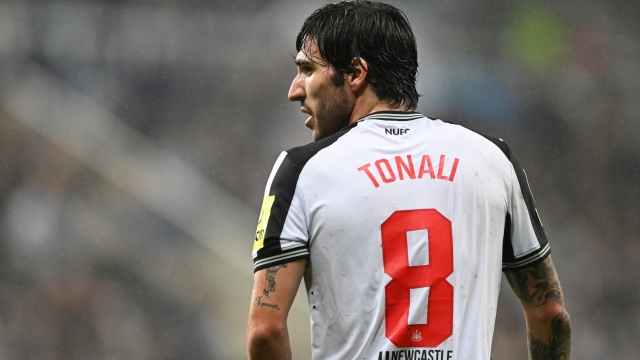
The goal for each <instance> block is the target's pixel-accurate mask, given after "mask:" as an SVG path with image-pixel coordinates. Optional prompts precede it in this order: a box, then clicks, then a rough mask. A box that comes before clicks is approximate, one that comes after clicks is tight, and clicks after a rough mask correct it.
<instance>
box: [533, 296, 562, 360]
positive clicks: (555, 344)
mask: <svg viewBox="0 0 640 360" xmlns="http://www.w3.org/2000/svg"><path fill="white" fill-rule="evenodd" d="M549 318H550V316H544V317H535V318H532V319H531V316H529V317H527V332H528V334H529V335H528V342H529V359H531V360H547V359H553V360H556V359H562V360H569V358H570V351H571V319H570V318H569V314H568V313H567V311H566V310H565V309H564V308H561V309H560V311H559V312H558V313H557V314H556V315H555V316H553V317H552V318H551V319H550V320H549Z"/></svg>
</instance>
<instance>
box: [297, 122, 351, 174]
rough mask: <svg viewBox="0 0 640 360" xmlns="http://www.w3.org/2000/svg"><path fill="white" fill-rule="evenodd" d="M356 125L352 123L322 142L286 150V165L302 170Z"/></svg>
mask: <svg viewBox="0 0 640 360" xmlns="http://www.w3.org/2000/svg"><path fill="white" fill-rule="evenodd" d="M356 125H357V123H354V124H352V125H351V126H349V127H346V128H344V129H342V130H340V131H338V132H337V133H335V134H333V135H331V136H328V137H326V138H324V139H322V140H318V141H315V142H312V143H309V144H307V145H302V146H298V147H294V148H291V149H289V150H287V151H286V153H287V158H288V162H287V163H288V165H289V166H292V167H295V168H297V169H298V170H302V168H303V167H304V166H305V165H306V164H307V162H309V160H310V159H311V158H312V157H314V156H316V155H317V154H318V153H319V152H320V151H322V150H324V149H326V148H328V147H330V146H331V145H333V144H334V143H335V142H336V141H338V139H340V138H341V137H342V136H344V135H345V134H346V133H348V132H349V131H351V130H352V129H353V128H354V127H355V126H356Z"/></svg>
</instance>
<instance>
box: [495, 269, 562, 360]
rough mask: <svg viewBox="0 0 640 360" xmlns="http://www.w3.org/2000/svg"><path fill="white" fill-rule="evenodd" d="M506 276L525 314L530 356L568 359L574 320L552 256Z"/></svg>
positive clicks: (545, 358)
mask: <svg viewBox="0 0 640 360" xmlns="http://www.w3.org/2000/svg"><path fill="white" fill-rule="evenodd" d="M505 276H506V277H507V280H508V281H509V285H511V288H512V289H513V291H514V292H515V294H516V296H518V299H519V300H520V303H521V304H522V309H523V310H524V313H525V318H526V321H527V333H528V342H529V359H531V360H550V359H553V360H557V359H562V360H569V358H570V351H571V319H570V318H569V314H568V313H567V311H566V309H565V306H564V295H563V293H562V288H561V287H560V282H559V280H558V277H557V274H556V272H555V268H554V266H553V262H552V261H551V257H548V258H547V259H545V260H544V261H542V262H540V263H539V264H536V265H533V266H531V267H529V268H527V269H522V270H513V271H507V272H505Z"/></svg>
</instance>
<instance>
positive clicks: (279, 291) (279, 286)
mask: <svg viewBox="0 0 640 360" xmlns="http://www.w3.org/2000/svg"><path fill="white" fill-rule="evenodd" d="M306 263H307V261H306V259H301V260H296V261H292V262H289V263H285V264H280V265H275V266H271V267H268V268H266V269H262V270H259V271H257V272H256V273H255V274H254V276H253V291H252V295H251V299H252V300H251V310H250V312H249V324H250V329H251V328H254V327H261V326H267V327H284V326H286V321H287V316H288V314H289V310H290V309H291V305H292V304H293V300H294V298H295V296H296V293H297V292H298V287H299V286H300V282H301V280H302V276H303V274H304V271H305V267H306Z"/></svg>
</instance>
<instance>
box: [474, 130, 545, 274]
mask: <svg viewBox="0 0 640 360" xmlns="http://www.w3.org/2000/svg"><path fill="white" fill-rule="evenodd" d="M479 134H480V133H479ZM480 135H482V136H483V137H485V138H486V139H487V140H489V141H491V142H492V143H494V144H495V145H496V146H497V147H498V148H500V150H501V151H502V153H503V154H504V155H505V156H506V157H507V159H509V161H510V162H511V165H512V166H513V169H514V170H515V172H516V177H517V178H518V184H520V190H521V191H522V196H523V197H524V202H525V204H526V206H527V212H528V213H529V220H530V221H531V224H532V226H533V231H534V232H535V234H536V238H537V239H538V243H539V244H540V248H539V249H537V250H536V251H534V252H532V253H529V254H527V255H526V256H525V257H523V258H519V259H517V260H516V258H515V255H514V254H513V247H512V245H511V235H509V236H507V235H506V234H505V236H504V239H505V243H503V253H502V262H503V263H507V264H508V263H509V262H515V261H522V260H523V259H526V258H533V257H535V256H537V255H538V254H539V253H540V252H541V251H542V250H543V249H544V247H545V246H546V245H547V244H548V243H549V240H548V238H547V233H546V232H545V230H544V228H543V227H542V222H540V217H539V216H538V212H537V211H536V204H535V201H534V200H533V195H532V194H531V189H530V188H529V182H528V181H527V175H526V174H525V172H524V169H523V168H522V165H520V162H519V161H518V158H517V157H516V156H515V154H514V153H513V152H512V151H511V149H510V148H509V146H508V145H507V144H506V143H505V142H504V141H502V140H500V139H497V138H494V137H492V136H487V135H483V134H480ZM508 220H510V217H509V218H508ZM510 223H511V221H509V222H508V224H509V226H511V225H510ZM507 231H509V232H510V231H511V229H510V228H509V229H507V224H505V232H507ZM506 240H508V242H506ZM505 252H509V254H506V253H505ZM544 258H545V257H543V258H540V259H538V260H536V261H534V262H532V263H529V264H527V265H525V266H520V267H516V268H510V269H517V268H525V267H528V266H532V265H535V264H537V263H538V262H540V261H542V260H544Z"/></svg>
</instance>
